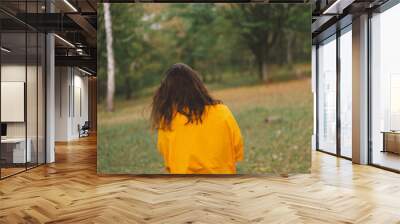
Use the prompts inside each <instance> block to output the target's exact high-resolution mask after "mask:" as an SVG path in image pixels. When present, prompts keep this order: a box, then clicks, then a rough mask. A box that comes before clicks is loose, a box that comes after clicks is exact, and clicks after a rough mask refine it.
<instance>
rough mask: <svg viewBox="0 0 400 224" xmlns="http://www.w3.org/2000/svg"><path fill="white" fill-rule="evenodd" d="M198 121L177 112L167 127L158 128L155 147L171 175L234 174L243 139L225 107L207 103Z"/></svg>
mask: <svg viewBox="0 0 400 224" xmlns="http://www.w3.org/2000/svg"><path fill="white" fill-rule="evenodd" d="M202 120H203V121H202V123H198V124H196V123H191V124H186V122H187V118H186V117H185V116H184V115H182V114H179V113H178V114H177V115H176V116H175V117H174V119H173V120H172V122H171V130H162V129H159V130H158V141H157V148H158V150H159V151H160V153H161V154H162V156H163V157H164V162H165V167H166V169H167V171H168V172H170V173H173V174H234V173H236V162H237V161H240V160H242V159H243V139H242V135H241V133H240V129H239V126H238V124H237V123H236V120H235V118H234V117H233V115H232V113H231V111H230V110H229V108H228V107H227V106H225V105H223V104H217V105H213V106H207V107H206V110H205V112H204V114H203V119H202Z"/></svg>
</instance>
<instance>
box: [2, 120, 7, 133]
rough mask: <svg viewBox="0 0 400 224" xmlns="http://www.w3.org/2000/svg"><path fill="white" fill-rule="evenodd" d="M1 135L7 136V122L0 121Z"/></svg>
mask: <svg viewBox="0 0 400 224" xmlns="http://www.w3.org/2000/svg"><path fill="white" fill-rule="evenodd" d="M1 136H7V124H6V123H1Z"/></svg>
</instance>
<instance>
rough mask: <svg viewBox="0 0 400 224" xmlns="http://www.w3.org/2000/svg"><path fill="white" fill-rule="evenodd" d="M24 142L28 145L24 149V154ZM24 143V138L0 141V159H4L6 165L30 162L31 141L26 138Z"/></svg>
mask: <svg viewBox="0 0 400 224" xmlns="http://www.w3.org/2000/svg"><path fill="white" fill-rule="evenodd" d="M26 142H27V143H28V144H27V146H28V147H26V152H25V144H26ZM26 142H25V138H5V139H1V147H2V148H1V154H2V155H1V156H2V159H3V158H5V160H6V162H8V163H26V162H31V160H32V153H31V145H32V140H31V139H30V138H27V139H26ZM10 146H11V147H10ZM12 146H13V147H12ZM4 154H5V155H4ZM10 154H12V156H11V155H10ZM3 155H4V156H3ZM11 158H12V159H11Z"/></svg>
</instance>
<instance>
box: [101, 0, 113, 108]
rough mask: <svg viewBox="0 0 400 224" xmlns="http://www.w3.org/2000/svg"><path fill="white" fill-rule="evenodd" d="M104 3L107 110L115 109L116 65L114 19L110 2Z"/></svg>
mask: <svg viewBox="0 0 400 224" xmlns="http://www.w3.org/2000/svg"><path fill="white" fill-rule="evenodd" d="M103 4H104V24H105V30H106V43H107V111H108V112H112V111H113V110H114V92H115V66H114V52H113V35H112V21H111V12H110V3H103Z"/></svg>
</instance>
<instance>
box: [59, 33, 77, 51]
mask: <svg viewBox="0 0 400 224" xmlns="http://www.w3.org/2000/svg"><path fill="white" fill-rule="evenodd" d="M54 36H55V37H57V38H58V39H59V40H61V41H62V42H64V43H66V44H67V45H68V46H70V47H73V48H75V45H73V44H72V43H71V42H69V41H68V40H66V39H64V38H62V37H60V36H59V35H58V34H54Z"/></svg>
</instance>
